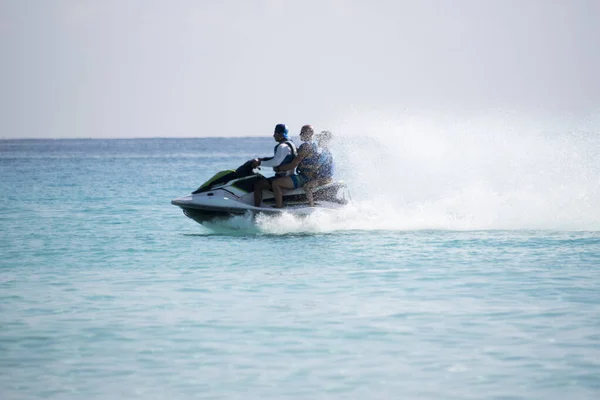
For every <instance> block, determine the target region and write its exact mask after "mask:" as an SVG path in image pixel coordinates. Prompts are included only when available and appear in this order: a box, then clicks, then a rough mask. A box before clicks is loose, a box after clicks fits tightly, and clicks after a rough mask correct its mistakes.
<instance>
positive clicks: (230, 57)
mask: <svg viewBox="0 0 600 400" xmlns="http://www.w3.org/2000/svg"><path fill="white" fill-rule="evenodd" d="M0 52H1V54H2V62H1V63H0V138H4V139H6V138H119V137H128V138H129V137H199V136H225V137H229V136H232V137H235V136H257V135H269V136H270V135H271V134H272V130H273V127H274V125H275V124H277V123H286V124H288V125H289V126H290V128H291V129H292V130H299V129H300V126H301V125H303V124H305V123H311V124H313V125H315V126H317V127H323V128H327V127H334V128H335V126H339V124H341V123H342V121H347V120H348V119H349V118H352V117H355V116H357V115H358V116H360V115H363V114H364V115H371V114H373V113H375V114H378V115H379V116H381V117H382V118H388V117H389V118H399V117H402V115H409V114H419V115H425V116H431V117H435V116H439V115H451V116H455V117H456V118H457V119H458V118H459V116H460V118H470V117H472V116H474V115H478V114H482V113H488V114H489V113H494V112H498V113H501V112H505V113H506V112H508V113H519V114H523V115H532V116H536V118H543V117H544V116H545V115H547V116H556V115H575V116H586V115H590V114H594V113H598V111H599V110H600V78H599V77H598V71H600V1H597V0H569V1H566V0H518V1H517V0H454V1H444V0H437V1H433V0H418V1H417V0H415V1H402V0H390V1H387V0H373V1H367V0H362V1H359V0H345V1H343V0H316V1H313V0H302V1H282V0H280V1H276V0H253V1H245V0H237V1H229V0H221V1H216V0H215V1H208V0H170V1H166V0H165V1H159V0H104V1H100V0H95V1H92V0H45V1H43V0H0Z"/></svg>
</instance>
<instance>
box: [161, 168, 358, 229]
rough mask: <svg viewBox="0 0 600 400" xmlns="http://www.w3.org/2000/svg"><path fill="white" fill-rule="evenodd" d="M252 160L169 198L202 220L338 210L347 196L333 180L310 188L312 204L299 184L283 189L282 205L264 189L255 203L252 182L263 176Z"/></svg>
mask: <svg viewBox="0 0 600 400" xmlns="http://www.w3.org/2000/svg"><path fill="white" fill-rule="evenodd" d="M252 161H253V160H249V161H247V162H246V163H244V164H243V165H241V166H240V167H239V168H237V169H236V170H226V171H221V172H218V173H217V174H215V175H214V176H213V177H212V178H210V179H209V180H208V181H206V182H205V183H203V184H202V185H201V186H200V187H199V188H198V189H196V190H195V191H193V192H192V193H191V194H189V195H187V196H183V197H179V198H176V199H173V200H171V204H173V205H175V206H178V207H180V208H181V209H182V210H183V213H184V214H185V215H186V216H187V217H188V218H191V219H193V220H194V221H196V222H198V223H200V224H202V223H205V222H214V220H216V219H226V218H230V217H232V216H235V215H244V214H246V213H251V214H252V215H253V216H256V215H258V214H268V215H278V214H281V213H291V214H294V215H297V216H306V215H310V214H312V213H313V212H315V211H317V210H338V209H339V208H341V207H343V206H344V205H345V204H347V203H348V201H349V200H350V195H349V193H348V190H347V187H346V185H345V184H344V182H343V181H332V182H330V183H327V184H325V185H322V186H318V187H315V188H314V189H313V199H314V204H315V206H314V207H310V206H309V205H308V200H307V199H306V193H305V192H304V190H303V189H302V188H297V189H290V190H287V191H286V190H284V191H283V208H274V207H273V206H274V205H275V197H274V195H273V192H271V191H267V190H264V191H263V203H262V204H261V207H255V206H254V183H255V182H256V181H257V180H259V179H266V178H265V177H264V176H263V175H261V174H260V173H257V172H254V169H253V167H252Z"/></svg>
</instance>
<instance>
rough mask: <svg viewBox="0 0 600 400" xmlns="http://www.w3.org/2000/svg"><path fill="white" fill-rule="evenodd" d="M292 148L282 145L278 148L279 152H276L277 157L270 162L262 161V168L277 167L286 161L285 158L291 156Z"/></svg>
mask: <svg viewBox="0 0 600 400" xmlns="http://www.w3.org/2000/svg"><path fill="white" fill-rule="evenodd" d="M290 152H291V150H290V146H285V145H281V146H278V147H277V151H276V152H275V156H274V157H273V158H271V159H270V160H265V161H261V163H260V166H261V167H276V166H278V165H279V164H281V163H282V162H283V160H285V158H286V157H287V156H288V155H290Z"/></svg>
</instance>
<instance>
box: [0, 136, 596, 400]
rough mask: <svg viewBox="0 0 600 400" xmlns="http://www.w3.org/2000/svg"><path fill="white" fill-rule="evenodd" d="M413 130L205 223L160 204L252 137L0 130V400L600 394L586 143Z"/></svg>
mask: <svg viewBox="0 0 600 400" xmlns="http://www.w3.org/2000/svg"><path fill="white" fill-rule="evenodd" d="M424 140H425V139H423V138H419V137H412V138H406V140H399V139H398V140H396V139H394V140H391V139H389V138H383V139H382V140H374V139H372V138H371V139H369V138H361V137H357V138H353V139H350V138H347V139H346V140H343V141H342V140H339V141H338V142H337V144H335V145H334V149H333V150H334V155H335V157H336V162H337V164H336V167H337V169H336V171H337V172H336V173H337V174H338V178H339V179H343V180H344V181H345V182H346V183H347V185H348V188H349V191H350V193H351V195H352V202H351V203H350V204H349V205H348V206H347V207H345V208H344V209H343V210H341V211H340V212H339V213H337V214H335V215H330V214H328V215H320V214H315V215H311V216H310V217H308V218H304V219H297V218H295V217H293V216H292V215H287V214H284V215H283V216H280V217H277V218H266V217H265V218H259V219H258V220H252V219H251V218H249V217H248V218H246V217H237V218H234V219H231V220H229V221H225V222H222V223H219V224H216V225H214V226H209V227H206V226H202V225H200V224H197V223H196V222H194V221H192V220H190V219H188V218H187V217H185V216H184V215H183V213H182V212H181V210H180V209H179V208H177V207H175V206H173V205H171V204H170V201H171V199H173V198H176V197H180V196H183V195H186V194H189V193H190V192H191V191H193V190H194V189H196V188H197V187H198V186H200V185H201V184H202V183H203V182H204V181H205V180H207V179H208V178H210V177H211V176H212V175H213V174H215V173H216V172H218V171H220V170H224V169H232V168H236V167H238V166H239V165H241V164H242V163H243V162H244V161H246V160H248V159H250V158H253V157H258V156H262V157H264V156H269V155H271V154H272V152H273V145H274V143H273V141H272V139H271V137H270V136H265V137H264V138H227V139H226V138H196V139H130V140H125V139H118V140H117V139H114V140H99V139H98V140H83V139H82V140H2V141H0V177H1V178H0V254H1V257H0V398H2V399H7V400H8V399H40V398H48V399H340V398H344V399H432V400H439V399H456V400H459V399H460V400H464V399H540V400H548V399H561V400H562V399H597V398H600V173H599V171H600V163H599V162H598V159H600V152H599V151H598V149H599V146H598V141H597V139H593V138H577V137H565V136H561V137H556V136H554V137H553V136H548V137H545V136H543V135H542V136H536V137H527V138H521V139H514V140H512V139H511V140H512V141H510V140H509V141H508V142H507V139H506V138H504V139H503V138H500V137H497V138H493V139H490V138H487V139H485V140H484V139H480V138H474V139H469V140H465V139H464V138H463V139H460V138H458V139H457V138H452V139H448V140H445V141H431V142H424ZM263 172H265V173H268V171H263Z"/></svg>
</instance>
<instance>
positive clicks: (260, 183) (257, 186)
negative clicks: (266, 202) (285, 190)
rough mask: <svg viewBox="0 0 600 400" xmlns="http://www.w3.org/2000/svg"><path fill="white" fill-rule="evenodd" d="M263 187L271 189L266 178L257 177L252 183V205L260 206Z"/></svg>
mask: <svg viewBox="0 0 600 400" xmlns="http://www.w3.org/2000/svg"><path fill="white" fill-rule="evenodd" d="M263 189H271V184H270V182H269V181H268V180H267V179H266V178H262V179H259V180H257V181H256V182H255V183H254V207H260V204H261V203H262V197H263V196H262V191H263Z"/></svg>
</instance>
